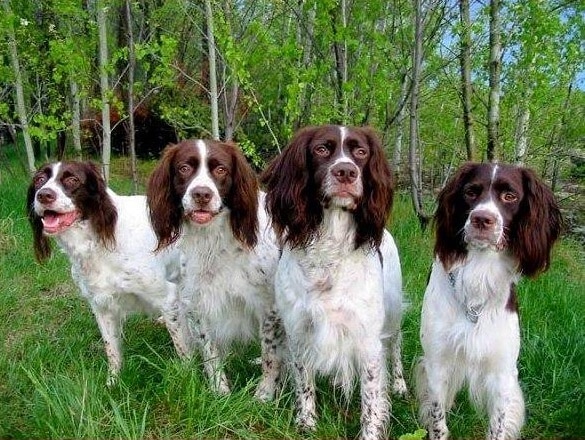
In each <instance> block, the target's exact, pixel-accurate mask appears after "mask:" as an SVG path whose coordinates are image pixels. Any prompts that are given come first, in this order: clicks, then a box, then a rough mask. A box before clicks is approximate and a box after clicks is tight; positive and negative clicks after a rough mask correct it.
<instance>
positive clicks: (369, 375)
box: [360, 342, 390, 440]
mask: <svg viewBox="0 0 585 440" xmlns="http://www.w3.org/2000/svg"><path fill="white" fill-rule="evenodd" d="M375 345H376V346H378V347H377V349H376V350H374V353H372V354H371V355H370V356H369V358H368V359H366V360H365V362H364V363H363V365H362V366H361V371H360V376H361V378H360V379H361V399H362V408H361V409H362V413H361V434H360V438H361V439H362V440H380V439H383V438H385V433H386V432H385V431H386V423H387V421H388V416H389V413H390V402H389V401H388V395H387V389H386V365H385V363H384V354H383V352H382V344H381V343H380V342H377V343H376V344H375Z"/></svg>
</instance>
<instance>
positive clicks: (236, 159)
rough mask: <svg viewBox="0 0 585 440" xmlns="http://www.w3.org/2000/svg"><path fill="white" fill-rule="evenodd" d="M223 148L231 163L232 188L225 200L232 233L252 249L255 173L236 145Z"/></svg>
mask: <svg viewBox="0 0 585 440" xmlns="http://www.w3.org/2000/svg"><path fill="white" fill-rule="evenodd" d="M223 146H224V147H225V148H226V149H228V150H229V151H231V156H232V161H233V170H232V187H231V189H230V193H229V195H228V200H227V205H228V206H229V208H230V226H231V229H232V233H233V234H234V237H236V238H237V239H238V240H239V241H240V242H241V243H242V244H245V245H246V246H248V247H250V248H253V247H254V246H256V243H257V241H258V180H257V179H256V173H254V170H252V167H251V166H250V164H249V163H248V161H247V160H246V158H245V157H244V155H243V154H242V152H241V151H240V149H239V148H238V147H237V146H236V145H234V144H231V143H224V144H223Z"/></svg>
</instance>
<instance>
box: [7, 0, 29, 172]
mask: <svg viewBox="0 0 585 440" xmlns="http://www.w3.org/2000/svg"><path fill="white" fill-rule="evenodd" d="M3 5H4V11H5V12H6V15H7V16H11V15H12V10H11V9H10V0H4V2H3ZM6 31H7V34H8V48H9V51H10V63H11V64H12V70H13V72H14V88H15V89H16V109H17V111H18V118H19V119H20V125H21V128H22V137H23V139H24V147H25V150H26V159H27V163H28V171H29V173H30V174H31V175H32V174H34V173H35V171H36V167H35V153H34V149H33V145H32V140H31V137H30V132H29V127H28V112H27V110H26V103H25V100H24V85H23V80H22V71H21V69H20V61H19V59H18V47H17V46H16V37H15V35H14V29H13V28H12V25H10V26H9V27H8V29H6ZM14 140H15V143H16V136H15V137H14Z"/></svg>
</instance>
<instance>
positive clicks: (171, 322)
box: [163, 282, 193, 359]
mask: <svg viewBox="0 0 585 440" xmlns="http://www.w3.org/2000/svg"><path fill="white" fill-rule="evenodd" d="M167 289H168V290H169V295H168V299H167V301H166V302H165V305H164V309H163V319H164V322H165V325H166V327H167V330H168V331H169V334H170V335H171V339H172V340H173V344H174V346H175V350H176V351H177V354H178V355H179V357H180V358H182V359H188V358H190V357H191V354H192V344H193V341H192V335H191V331H190V330H189V326H188V324H187V316H186V312H185V306H184V305H183V304H182V302H181V301H180V299H179V298H178V296H177V286H176V285H175V284H174V283H171V282H167Z"/></svg>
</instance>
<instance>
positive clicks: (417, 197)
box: [409, 0, 429, 229]
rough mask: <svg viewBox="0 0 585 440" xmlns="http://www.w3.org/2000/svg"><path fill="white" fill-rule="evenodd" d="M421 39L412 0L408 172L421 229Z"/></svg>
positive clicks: (418, 9)
mask: <svg viewBox="0 0 585 440" xmlns="http://www.w3.org/2000/svg"><path fill="white" fill-rule="evenodd" d="M423 38H424V21H423V11H422V1H421V0H414V44H413V50H412V74H411V76H412V79H411V81H412V86H411V93H410V147H409V170H410V190H411V196H412V204H413V207H414V212H415V213H416V216H417V218H418V221H419V223H420V226H421V228H423V229H424V228H425V227H426V225H427V224H428V222H429V216H428V215H427V214H425V212H424V208H423V204H422V179H421V171H420V163H419V161H420V156H421V155H420V151H419V145H418V144H419V130H418V127H419V111H418V106H419V93H420V78H421V71H422V60H423V47H422V44H423Z"/></svg>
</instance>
